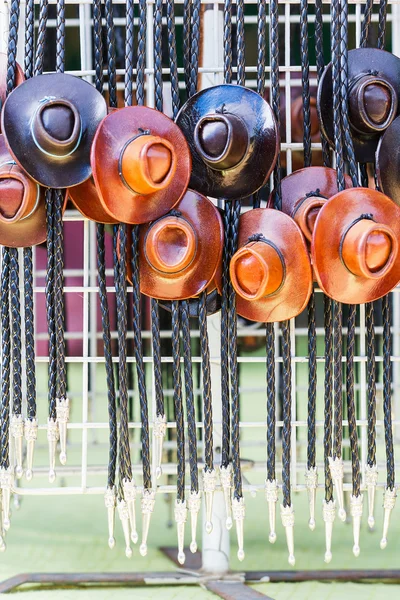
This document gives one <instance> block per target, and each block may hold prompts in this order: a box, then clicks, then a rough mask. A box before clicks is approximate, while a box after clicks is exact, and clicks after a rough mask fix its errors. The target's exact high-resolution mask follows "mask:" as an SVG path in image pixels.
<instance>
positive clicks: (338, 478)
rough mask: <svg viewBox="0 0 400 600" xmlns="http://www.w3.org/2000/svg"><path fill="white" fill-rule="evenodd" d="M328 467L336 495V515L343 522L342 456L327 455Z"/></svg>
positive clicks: (344, 512)
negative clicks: (332, 456) (337, 507)
mask: <svg viewBox="0 0 400 600" xmlns="http://www.w3.org/2000/svg"><path fill="white" fill-rule="evenodd" d="M329 467H330V470H331V476H332V479H333V483H334V485H335V489H336V497H337V502H338V506H339V510H338V517H339V519H340V520H341V521H343V523H344V522H345V520H346V511H345V508H344V492H343V477H344V467H343V460H342V458H337V456H335V457H334V458H331V457H329Z"/></svg>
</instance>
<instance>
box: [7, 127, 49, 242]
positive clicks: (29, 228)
mask: <svg viewBox="0 0 400 600" xmlns="http://www.w3.org/2000/svg"><path fill="white" fill-rule="evenodd" d="M44 241H46V208H45V200H44V190H43V189H42V188H41V187H40V186H39V185H38V184H37V183H36V182H35V181H33V180H32V179H31V178H30V177H29V176H28V175H27V174H26V173H25V171H23V170H22V169H21V168H20V167H19V166H18V165H17V164H16V163H15V161H14V159H13V158H12V156H11V155H10V153H9V151H8V149H7V146H6V143H5V140H4V136H3V135H0V244H2V245H3V246H9V247H12V248H27V247H29V246H35V245H37V244H41V243H43V242H44Z"/></svg>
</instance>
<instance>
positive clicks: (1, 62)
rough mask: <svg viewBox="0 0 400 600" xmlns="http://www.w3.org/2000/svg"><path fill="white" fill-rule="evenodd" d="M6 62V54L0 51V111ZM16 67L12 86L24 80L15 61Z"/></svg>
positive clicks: (5, 81) (3, 97) (5, 88)
mask: <svg viewBox="0 0 400 600" xmlns="http://www.w3.org/2000/svg"><path fill="white" fill-rule="evenodd" d="M7 64H8V57H7V54H4V52H0V111H2V110H3V106H4V103H5V101H6V97H7ZM16 67H17V68H16V70H15V81H14V88H16V87H18V86H19V85H21V83H22V82H23V81H25V75H24V72H23V70H22V67H21V66H20V65H19V64H18V63H16ZM0 133H1V126H0Z"/></svg>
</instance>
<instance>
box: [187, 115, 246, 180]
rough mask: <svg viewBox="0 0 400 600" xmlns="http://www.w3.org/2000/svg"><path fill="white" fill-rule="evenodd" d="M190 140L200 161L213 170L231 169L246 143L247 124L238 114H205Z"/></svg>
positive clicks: (243, 150) (241, 155)
mask: <svg viewBox="0 0 400 600" xmlns="http://www.w3.org/2000/svg"><path fill="white" fill-rule="evenodd" d="M194 143H195V146H196V149H197V151H198V153H199V154H200V156H201V158H202V159H203V161H204V162H205V163H206V164H207V165H208V166H209V167H211V168H212V169H214V170H216V171H227V170H229V169H233V168H234V167H236V166H237V165H239V163H240V162H241V161H242V160H243V158H244V157H245V155H246V152H247V149H248V145H249V134H248V131H247V127H246V125H245V123H244V121H242V119H241V118H240V117H238V116H237V115H234V114H232V113H227V112H223V111H222V110H221V113H214V114H209V115H205V116H204V117H202V118H201V119H200V120H199V121H198V123H197V125H196V127H195V130H194Z"/></svg>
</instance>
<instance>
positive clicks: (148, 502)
mask: <svg viewBox="0 0 400 600" xmlns="http://www.w3.org/2000/svg"><path fill="white" fill-rule="evenodd" d="M155 501H156V493H155V492H154V491H153V490H146V489H144V490H143V495H142V543H141V544H140V548H139V552H140V554H141V556H146V554H147V536H148V535H149V529H150V520H151V515H152V514H153V510H154V504H155Z"/></svg>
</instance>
